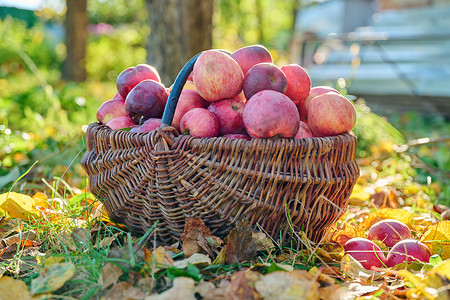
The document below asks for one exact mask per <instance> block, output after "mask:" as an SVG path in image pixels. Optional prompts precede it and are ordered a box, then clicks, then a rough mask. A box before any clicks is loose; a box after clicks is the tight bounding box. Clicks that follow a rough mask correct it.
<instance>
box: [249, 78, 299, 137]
mask: <svg viewBox="0 0 450 300" xmlns="http://www.w3.org/2000/svg"><path fill="white" fill-rule="evenodd" d="M249 72H250V71H249ZM242 117H243V121H244V127H245V129H246V130H247V132H248V134H249V135H250V136H251V137H254V138H270V137H275V136H276V137H284V138H292V137H294V136H295V134H296V133H297V131H298V128H299V126H300V117H299V115H298V111H297V107H296V106H295V104H294V102H292V100H291V99H289V97H288V96H286V95H284V94H282V93H280V92H277V91H272V90H264V91H261V92H259V93H256V94H255V95H253V96H252V97H251V98H250V99H249V100H248V101H247V103H246V105H245V108H244V113H243V116H242Z"/></svg>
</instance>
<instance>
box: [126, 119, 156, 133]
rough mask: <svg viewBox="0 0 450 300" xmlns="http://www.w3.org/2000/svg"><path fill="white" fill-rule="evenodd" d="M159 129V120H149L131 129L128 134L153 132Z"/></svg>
mask: <svg viewBox="0 0 450 300" xmlns="http://www.w3.org/2000/svg"><path fill="white" fill-rule="evenodd" d="M158 127H161V119H158V118H150V119H148V120H146V121H145V122H144V124H142V125H141V126H136V127H133V128H131V130H130V132H134V133H138V132H150V131H153V130H155V129H156V128H158Z"/></svg>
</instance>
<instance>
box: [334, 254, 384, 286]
mask: <svg viewBox="0 0 450 300" xmlns="http://www.w3.org/2000/svg"><path fill="white" fill-rule="evenodd" d="M341 272H343V273H344V274H346V275H348V276H349V277H350V278H352V279H360V278H362V279H364V280H368V279H372V280H377V279H379V278H381V277H382V276H383V275H384V274H385V273H384V272H376V271H371V270H367V269H365V268H364V267H363V266H362V265H361V263H360V262H359V261H357V260H356V259H354V258H353V257H352V256H351V255H348V254H345V255H344V257H343V258H342V260H341Z"/></svg>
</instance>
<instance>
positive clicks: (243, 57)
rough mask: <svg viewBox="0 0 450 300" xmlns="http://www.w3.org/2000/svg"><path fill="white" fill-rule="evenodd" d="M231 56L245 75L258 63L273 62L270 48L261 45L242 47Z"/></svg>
mask: <svg viewBox="0 0 450 300" xmlns="http://www.w3.org/2000/svg"><path fill="white" fill-rule="evenodd" d="M231 57H232V58H233V59H234V60H235V61H236V62H237V63H238V64H239V66H240V67H241V69H242V72H243V73H244V75H245V74H247V72H248V70H250V68H251V67H253V66H254V65H256V64H259V63H272V62H273V60H272V55H271V54H270V52H269V50H267V48H266V47H264V46H261V45H251V46H247V47H243V48H240V49H238V50H236V51H234V52H233V53H232V54H231Z"/></svg>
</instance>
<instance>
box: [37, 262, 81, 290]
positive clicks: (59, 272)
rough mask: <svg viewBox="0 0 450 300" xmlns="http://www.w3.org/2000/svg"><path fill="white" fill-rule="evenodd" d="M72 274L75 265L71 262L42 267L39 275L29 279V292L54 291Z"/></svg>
mask: <svg viewBox="0 0 450 300" xmlns="http://www.w3.org/2000/svg"><path fill="white" fill-rule="evenodd" d="M74 274H75V266H74V264H72V263H71V262H65V263H62V264H53V265H50V266H48V267H44V268H43V269H42V270H41V271H40V272H39V276H38V277H37V278H34V279H33V280H32V281H31V294H32V295H37V294H43V293H51V292H54V291H56V290H58V289H59V288H61V287H62V286H63V285H64V283H66V281H67V280H69V279H70V278H72V276H73V275H74Z"/></svg>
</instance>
